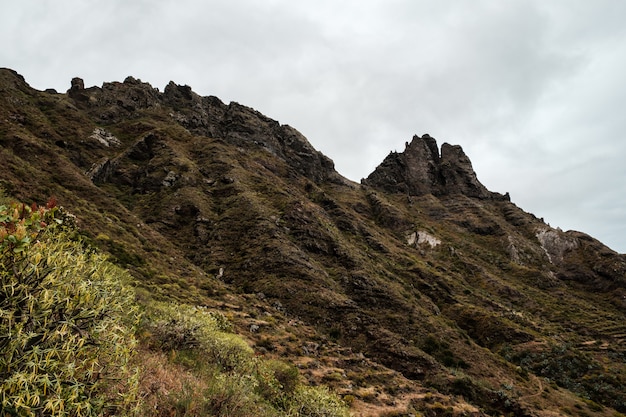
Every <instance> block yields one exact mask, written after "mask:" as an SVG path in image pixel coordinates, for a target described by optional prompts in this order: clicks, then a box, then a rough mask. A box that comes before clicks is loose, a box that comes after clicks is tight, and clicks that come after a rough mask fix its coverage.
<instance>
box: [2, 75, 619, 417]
mask: <svg viewBox="0 0 626 417" xmlns="http://www.w3.org/2000/svg"><path fill="white" fill-rule="evenodd" d="M0 163H1V164H2V167H3V168H2V169H1V170H0V185H1V186H2V187H3V188H4V189H5V191H6V193H7V194H10V195H12V196H15V197H16V198H19V199H20V200H23V201H39V202H41V201H45V200H47V198H48V197H49V196H51V195H54V196H55V197H56V198H57V199H58V201H59V204H61V205H63V206H65V207H66V208H68V209H69V210H70V211H71V212H72V213H74V214H75V215H76V216H77V218H78V223H79V226H80V227H81V231H82V232H81V233H82V234H83V238H84V239H85V240H86V241H87V242H90V243H91V244H93V245H95V246H98V247H99V248H100V249H102V250H104V251H106V252H108V253H110V254H111V256H112V257H113V259H115V260H116V262H118V263H119V264H120V265H123V266H125V267H126V268H128V269H129V270H130V271H131V272H132V273H133V274H134V275H135V276H136V278H137V286H138V288H139V289H141V290H145V291H143V292H142V294H144V295H143V296H148V295H146V294H149V296H150V297H154V298H159V299H168V300H173V301H175V302H185V303H191V304H200V305H205V306H208V307H210V308H215V309H220V310H221V311H222V312H224V313H225V314H227V315H228V316H229V317H231V318H232V320H233V321H234V323H235V325H236V327H237V329H238V331H239V332H241V333H242V334H244V335H245V336H246V337H247V338H248V339H249V340H250V342H251V344H252V345H253V347H254V348H255V349H256V351H257V352H258V353H259V354H263V355H269V356H272V355H274V356H278V357H282V358H286V359H288V360H290V361H293V362H294V363H297V364H298V365H299V367H300V371H301V373H302V376H303V378H307V379H308V380H309V381H310V382H311V383H316V384H328V385H329V386H331V387H332V388H333V389H334V390H336V391H337V392H339V393H341V394H342V395H344V396H348V395H349V396H351V397H349V398H352V399H353V400H354V410H355V413H360V414H357V415H382V414H384V413H388V414H389V413H396V415H409V414H411V413H413V414H415V413H416V412H417V411H419V412H421V413H422V414H424V415H441V414H440V413H441V412H444V411H442V410H448V411H445V412H446V413H448V414H449V415H476V416H478V415H499V414H504V415H520V416H523V415H526V416H538V415H546V416H552V415H558V414H563V413H566V411H564V410H569V413H571V414H573V415H576V413H577V411H576V410H581V413H579V414H580V415H583V414H582V413H583V412H584V413H585V415H592V414H593V415H607V416H608V415H614V414H613V413H614V412H615V410H619V411H621V412H626V405H624V404H626V397H625V394H624V392H626V379H625V378H624V375H626V365H625V364H624V361H623V358H624V357H626V337H625V336H624V335H626V324H625V323H626V315H625V311H626V305H625V304H624V297H625V296H626V288H625V282H626V259H625V257H624V255H619V254H617V253H615V252H613V251H611V250H610V249H608V248H607V247H606V246H604V245H603V244H602V243H600V242H598V241H597V240H594V239H593V238H591V237H589V236H587V235H585V234H583V233H579V232H563V231H561V230H558V229H553V228H551V227H549V226H548V225H546V224H545V223H543V222H542V221H541V220H539V219H537V218H536V217H535V216H533V215H532V214H529V213H526V212H524V211H523V210H521V209H520V208H518V207H517V206H515V205H514V204H512V203H511V202H510V201H508V197H507V196H502V195H500V194H497V193H493V192H490V191H488V190H487V189H486V188H485V187H484V186H483V185H482V184H481V183H480V182H479V181H478V179H477V177H476V174H475V173H474V170H473V168H472V165H471V162H470V160H469V159H468V157H467V156H466V155H465V154H464V153H463V151H462V149H461V147H459V146H452V145H448V144H444V145H443V146H442V148H441V153H440V152H439V149H438V146H437V143H436V141H435V140H434V139H433V138H431V137H429V136H428V135H425V136H423V137H417V136H416V137H414V138H413V140H412V141H411V143H409V144H407V146H406V149H405V151H404V152H402V153H392V154H390V155H389V156H388V157H387V158H386V159H385V160H384V161H383V163H382V164H381V165H380V166H379V167H378V168H377V169H376V170H375V171H374V172H373V173H372V174H371V175H370V176H368V178H367V179H365V180H364V181H363V184H356V183H352V182H350V181H347V180H346V179H344V178H342V177H341V176H340V175H339V174H338V173H337V172H335V170H334V168H333V163H332V161H331V160H330V159H328V158H327V157H326V156H324V155H322V154H321V153H320V152H318V151H316V150H315V149H314V148H313V146H312V145H311V144H310V143H309V142H308V141H307V140H306V138H304V137H303V136H302V135H301V134H300V133H298V132H297V131H296V130H295V129H293V128H291V127H289V126H287V125H281V124H280V123H278V122H276V121H274V120H272V119H270V118H268V117H266V116H263V115H262V114H260V113H258V112H256V111H255V110H253V109H250V108H248V107H245V106H242V105H239V104H237V103H230V104H224V103H222V102H221V101H220V100H219V99H218V98H216V97H201V96H199V95H197V94H196V93H194V92H193V91H192V90H191V88H190V87H187V86H180V85H177V84H175V83H173V82H172V83H170V84H168V85H167V86H166V88H165V90H164V91H163V92H159V91H158V90H157V89H155V88H153V87H152V86H150V85H149V84H147V83H144V82H141V81H140V80H137V79H134V78H132V77H129V78H127V79H126V80H125V81H124V82H121V83H120V82H113V83H105V84H103V85H102V87H89V88H85V86H84V85H83V83H82V81H81V80H80V79H78V78H77V79H74V80H73V81H72V83H71V86H70V89H69V91H68V92H67V93H65V94H59V93H56V92H53V91H46V92H41V91H36V90H34V89H32V88H30V87H29V86H28V84H26V82H25V81H24V79H23V78H22V77H20V76H19V75H18V74H16V73H15V72H13V71H10V70H0ZM407 195H408V196H410V198H407ZM546 378H548V379H549V381H550V384H551V385H550V388H549V389H545V388H546V387H547V386H548V382H546ZM598 387H601V389H600V388H598ZM589 398H591V399H592V400H593V401H595V402H596V403H600V404H602V406H599V405H598V404H595V405H594V406H593V408H592V406H590V405H589V404H591V403H590V402H589V400H588V399H589ZM583 399H587V400H586V401H583ZM437 404H438V405H437ZM438 413H439V414H438Z"/></svg>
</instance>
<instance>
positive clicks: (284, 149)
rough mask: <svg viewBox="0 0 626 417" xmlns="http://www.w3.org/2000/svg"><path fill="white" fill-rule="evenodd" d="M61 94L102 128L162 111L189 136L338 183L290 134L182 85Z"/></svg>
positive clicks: (327, 164) (323, 161) (132, 83)
mask: <svg viewBox="0 0 626 417" xmlns="http://www.w3.org/2000/svg"><path fill="white" fill-rule="evenodd" d="M67 93H68V96H69V97H70V98H71V99H73V100H74V103H75V105H76V106H77V107H79V108H82V109H84V110H87V111H88V112H90V113H92V115H93V116H95V117H97V118H98V119H99V121H100V122H101V123H102V124H112V123H117V122H119V121H121V120H124V119H126V118H132V117H133V114H134V112H136V111H138V110H143V109H155V108H165V109H167V110H168V113H169V116H170V117H171V118H172V119H173V121H175V122H176V123H178V124H180V125H181V126H183V127H184V128H185V129H187V130H188V131H189V132H191V133H193V134H196V135H201V136H206V137H210V138H214V139H223V140H225V141H226V142H228V143H231V144H234V145H236V146H241V147H253V148H261V149H265V150H267V151H268V152H270V153H272V154H274V155H277V156H279V157H281V158H282V159H284V160H285V161H286V162H287V163H288V164H289V165H290V166H291V167H292V168H293V169H294V170H295V171H296V172H297V173H298V174H302V175H305V176H307V177H308V178H309V179H311V180H312V181H314V182H317V183H319V182H322V181H326V180H335V181H339V182H343V179H342V177H341V176H340V175H339V174H338V173H337V172H336V171H335V169H334V163H333V161H332V160H331V159H330V158H328V157H326V156H325V155H324V154H322V153H321V152H319V151H317V150H316V149H315V148H313V146H311V144H310V143H309V142H308V140H307V139H306V138H305V137H304V136H303V135H302V134H301V133H300V132H298V131H297V130H296V129H294V128H292V127H290V126H288V125H281V124H280V123H279V122H277V121H276V120H273V119H270V118H269V117H266V116H264V115H262V114H261V113H259V112H258V111H256V110H254V109H252V108H249V107H246V106H243V105H241V104H238V103H235V102H232V103H230V104H228V105H227V104H224V103H223V102H222V101H221V100H220V99H218V98H217V97H213V96H208V97H201V96H200V95H198V94H196V93H195V92H193V90H192V89H191V87H189V86H187V85H178V84H176V83H174V82H173V81H170V82H169V84H168V85H167V86H166V87H165V90H164V92H163V93H161V92H159V90H158V89H156V88H153V87H152V86H151V85H150V84H148V83H145V82H142V81H141V80H139V79H136V78H133V77H127V78H126V79H125V80H124V82H123V83H120V82H110V83H104V84H103V85H102V87H101V88H99V87H89V88H85V86H84V82H83V80H82V79H80V78H74V79H72V83H71V88H70V89H69V90H68V92H67Z"/></svg>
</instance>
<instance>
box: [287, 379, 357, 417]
mask: <svg viewBox="0 0 626 417" xmlns="http://www.w3.org/2000/svg"><path fill="white" fill-rule="evenodd" d="M289 415H290V416H294V417H295V416H298V417H348V416H349V415H350V414H349V413H348V408H347V407H346V405H345V403H344V402H343V401H342V400H341V398H339V397H338V396H337V395H335V394H332V393H331V392H330V391H329V390H328V388H326V387H307V386H302V385H301V386H298V388H297V389H296V390H295V392H294V393H293V397H292V399H291V404H290V407H289Z"/></svg>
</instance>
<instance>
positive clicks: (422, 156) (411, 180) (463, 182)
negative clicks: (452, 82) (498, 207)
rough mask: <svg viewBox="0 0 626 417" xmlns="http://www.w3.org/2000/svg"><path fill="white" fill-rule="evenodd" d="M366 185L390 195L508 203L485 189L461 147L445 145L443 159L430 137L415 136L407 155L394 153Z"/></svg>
mask: <svg viewBox="0 0 626 417" xmlns="http://www.w3.org/2000/svg"><path fill="white" fill-rule="evenodd" d="M362 183H363V184H365V185H369V186H372V187H375V188H380V189H382V190H384V191H386V192H390V193H404V194H408V195H410V196H420V195H425V194H433V195H435V196H442V195H449V194H462V195H466V196H468V197H474V198H480V199H495V200H508V199H509V197H508V194H506V195H501V194H499V193H494V192H491V191H489V190H487V188H486V187H485V186H484V185H482V184H481V183H480V181H478V178H477V177H476V173H475V172H474V169H473V168H472V163H471V161H470V160H469V158H468V157H467V155H465V153H464V152H463V149H462V148H461V147H460V146H459V145H450V144H448V143H444V144H443V145H442V147H441V156H439V149H438V147H437V141H436V140H435V139H434V138H432V137H430V136H429V135H428V134H426V135H424V136H422V137H419V136H417V135H415V136H413V140H412V141H411V143H408V142H407V143H406V148H405V150H404V152H400V153H397V152H391V153H390V154H389V155H388V156H387V158H385V160H384V161H383V162H382V163H381V164H380V165H379V166H378V167H377V168H376V170H375V171H374V172H372V173H371V174H370V175H369V176H368V177H367V178H366V179H364V180H363V181H362Z"/></svg>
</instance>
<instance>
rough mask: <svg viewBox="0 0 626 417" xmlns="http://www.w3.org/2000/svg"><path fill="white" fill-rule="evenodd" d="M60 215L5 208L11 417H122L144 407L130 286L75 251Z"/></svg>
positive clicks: (4, 347)
mask: <svg viewBox="0 0 626 417" xmlns="http://www.w3.org/2000/svg"><path fill="white" fill-rule="evenodd" d="M61 214H62V213H60V212H59V210H58V209H56V208H55V207H54V205H53V204H50V205H49V206H48V207H46V208H37V207H36V206H32V207H27V206H25V205H20V204H12V205H10V206H6V205H5V206H0V278H1V282H2V286H1V287H0V328H2V329H3V331H2V333H1V334H0V381H2V382H0V393H1V394H0V401H1V405H2V410H3V412H4V414H3V415H16V416H35V415H37V416H39V415H68V416H91V415H102V414H105V415H106V414H119V413H121V412H124V411H129V410H130V409H131V408H132V406H133V404H135V403H136V401H135V400H136V399H135V394H136V387H137V380H136V373H135V372H134V370H133V369H131V367H130V366H129V361H130V359H131V357H132V352H133V347H134V344H135V340H134V337H133V334H134V332H133V325H134V324H136V319H137V317H138V315H137V314H138V313H137V309H136V307H135V304H134V293H133V291H132V290H131V289H129V288H128V287H127V286H125V285H124V284H123V282H125V281H127V280H128V279H129V276H128V275H127V274H126V273H125V272H124V271H123V270H121V269H119V268H118V267H116V266H114V265H112V264H110V263H109V262H107V261H106V260H105V258H104V257H103V256H100V255H97V254H95V253H88V252H86V251H85V250H84V248H83V247H82V245H81V244H80V243H78V242H75V241H72V240H71V239H70V235H69V234H68V232H67V231H64V229H63V228H61V227H57V226H58V225H62V224H63V223H64V220H63V219H64V218H67V216H65V217H63V216H62V215H61ZM4 329H6V330H4Z"/></svg>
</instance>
